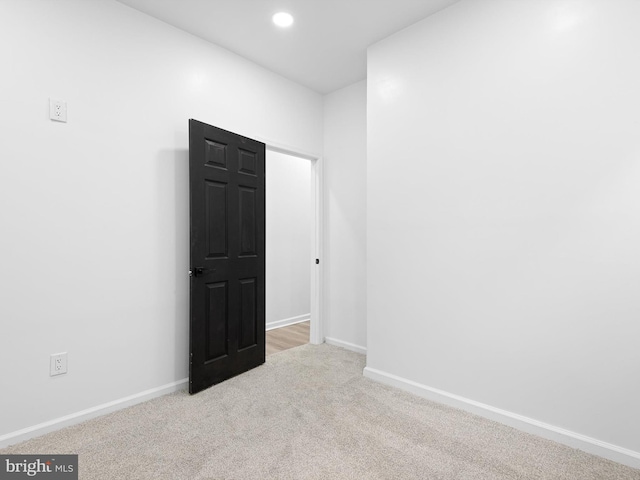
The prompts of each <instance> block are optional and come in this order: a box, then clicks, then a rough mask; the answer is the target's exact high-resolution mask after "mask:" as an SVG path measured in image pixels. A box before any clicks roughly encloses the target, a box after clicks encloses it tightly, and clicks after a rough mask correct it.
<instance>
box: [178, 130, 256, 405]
mask: <svg viewBox="0 0 640 480" xmlns="http://www.w3.org/2000/svg"><path fill="white" fill-rule="evenodd" d="M264 159H265V145H264V143H260V142H258V141H255V140H251V139H250V138H246V137H242V136H240V135H236V134H235V133H231V132H228V131H226V130H222V129H220V128H216V127H212V126H211V125H207V124H205V123H202V122H198V121H196V120H189V188H190V222H191V225H190V231H191V257H190V262H191V273H190V275H191V292H190V293H191V320H190V329H189V343H190V347H189V349H190V363H189V392H190V393H196V392H199V391H200V390H203V389H205V388H207V387H210V386H211V385H214V384H216V383H219V382H222V381H223V380H226V379H228V378H230V377H233V376H234V375H238V374H240V373H242V372H246V371H247V370H250V369H251V368H254V367H257V366H258V365H261V364H263V363H264V361H265V310H264V308H265V307H264V306H265V257H264V253H265V244H264V243H265V240H264V234H265V233H264V232H265V187H264V171H265V164H264Z"/></svg>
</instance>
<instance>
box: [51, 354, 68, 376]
mask: <svg viewBox="0 0 640 480" xmlns="http://www.w3.org/2000/svg"><path fill="white" fill-rule="evenodd" d="M49 373H50V375H51V376H52V377H55V376H56V375H62V374H64V373H67V352H62V353H54V354H52V355H51V360H50V363H49Z"/></svg>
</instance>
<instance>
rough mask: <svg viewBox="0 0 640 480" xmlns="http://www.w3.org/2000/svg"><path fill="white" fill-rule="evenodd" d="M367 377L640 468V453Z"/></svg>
mask: <svg viewBox="0 0 640 480" xmlns="http://www.w3.org/2000/svg"><path fill="white" fill-rule="evenodd" d="M363 375H364V376H365V377H367V378H370V379H372V380H375V381H378V382H380V383H384V384H386V385H391V386H392V387H396V388H400V389H401V390H405V391H408V392H411V393H413V394H415V395H418V396H420V397H423V398H427V399H429V400H432V401H434V402H438V403H444V404H446V405H449V406H452V407H456V408H459V409H461V410H466V411H468V412H471V413H474V414H476V415H480V416H481V417H485V418H489V419H491V420H495V421H496V422H500V423H503V424H505V425H509V426H510V427H513V428H517V429H518V430H522V431H525V432H527V433H532V434H534V435H538V436H540V437H544V438H547V439H549V440H553V441H555V442H558V443H562V444H564V445H568V446H569V447H573V448H577V449H579V450H583V451H585V452H588V453H591V454H593V455H598V456H600V457H604V458H607V459H609V460H612V461H614V462H618V463H622V464H624V465H628V466H630V467H633V468H640V452H635V451H633V450H629V449H627V448H623V447H619V446H617V445H613V444H611V443H607V442H603V441H601V440H597V439H595V438H591V437H588V436H586V435H582V434H580V433H576V432H572V431H571V430H566V429H564V428H561V427H556V426H555V425H550V424H548V423H544V422H541V421H538V420H535V419H533V418H529V417H525V416H523V415H519V414H517V413H512V412H509V411H506V410H502V409H500V408H496V407H492V406H491V405H486V404H484V403H480V402H476V401H475V400H470V399H468V398H464V397H461V396H460V395H456V394H453V393H449V392H445V391H443V390H438V389H437V388H432V387H428V386H426V385H422V384H420V383H417V382H414V381H412V380H407V379H406V378H402V377H399V376H397V375H393V374H391V373H387V372H383V371H381V370H377V369H375V368H371V367H365V369H364V371H363Z"/></svg>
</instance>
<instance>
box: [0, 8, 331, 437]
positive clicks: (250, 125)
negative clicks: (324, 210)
mask: <svg viewBox="0 0 640 480" xmlns="http://www.w3.org/2000/svg"><path fill="white" fill-rule="evenodd" d="M0 58H2V59H3V73H2V75H0V95H1V97H2V110H3V113H2V115H0V132H2V133H1V135H2V142H0V149H1V157H2V161H1V162H0V205H2V208H0V228H1V229H2V235H0V252H2V256H3V259H2V268H0V289H1V291H2V301H1V302H0V322H1V324H2V333H1V334H0V378H1V379H2V394H1V395H0V436H2V435H3V434H8V433H10V432H15V431H17V430H19V429H23V428H25V427H29V426H33V425H35V424H39V423H40V422H45V421H49V420H53V419H56V418H58V417H60V416H63V415H67V414H73V413H74V412H78V411H80V410H82V409H86V408H90V407H93V406H96V405H99V404H102V403H104V402H109V401H114V400H117V399H120V398H122V397H125V396H127V395H135V394H137V393H139V392H142V391H145V390H147V389H153V388H157V387H160V386H163V385H167V384H170V383H172V382H176V381H179V380H182V379H184V378H185V377H186V376H187V372H188V369H187V365H188V363H187V355H188V338H187V337H188V308H189V307H188V277H187V271H188V252H189V237H188V225H189V209H188V205H189V204H188V169H187V162H188V153H187V149H188V138H187V135H188V130H187V120H188V119H189V118H196V119H199V120H202V121H204V122H207V123H211V124H214V125H217V126H219V127H222V128H225V129H228V130H231V131H235V132H238V133H240V134H243V135H247V136H252V137H260V138H267V139H271V140H273V141H275V142H278V143H281V144H285V145H290V146H292V147H294V148H296V149H299V150H302V151H310V152H316V153H319V154H321V151H322V141H323V139H322V128H323V125H322V97H321V96H320V95H318V94H316V93H314V92H311V91H310V90H307V89H305V88H303V87H300V86H298V85H297V84H295V83H292V82H290V81H287V80H285V79H283V78H282V77H279V76H277V75H275V74H273V73H270V72H268V71H266V70H264V69H261V68H259V67H257V66H255V65H254V64H252V63H250V62H248V61H246V60H243V59H241V58H240V57H237V56H235V55H233V54H231V53H229V52H227V51H225V50H223V49H220V48H217V47H215V46H212V45H210V44H208V43H206V42H204V41H202V40H199V39H197V38H195V37H193V36H190V35H188V34H186V33H183V32H181V31H179V30H177V29H174V28H173V27H170V26H168V25H166V24H164V23H161V22H159V21H156V20H154V19H152V18H150V17H147V16H145V15H143V14H141V13H139V12H137V11H135V10H132V9H130V8H128V7H126V6H124V5H122V4H119V3H117V2H114V1H111V0H92V1H90V2H87V1H83V0H57V1H55V2H51V1H48V0H29V1H27V2H25V1H22V0H3V1H1V2H0ZM49 97H54V98H59V99H62V100H66V101H67V102H68V118H69V122H68V123H67V124H61V123H54V122H52V121H50V120H49V119H48V99H49ZM61 351H67V352H68V355H69V373H68V374H67V375H66V376H62V377H55V378H50V377H49V355H50V354H51V353H55V352H61Z"/></svg>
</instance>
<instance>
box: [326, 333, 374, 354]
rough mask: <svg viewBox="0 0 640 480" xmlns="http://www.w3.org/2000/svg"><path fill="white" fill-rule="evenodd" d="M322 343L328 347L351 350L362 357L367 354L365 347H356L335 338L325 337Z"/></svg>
mask: <svg viewBox="0 0 640 480" xmlns="http://www.w3.org/2000/svg"><path fill="white" fill-rule="evenodd" d="M324 341H325V342H327V343H328V344H329V345H334V346H336V347H342V348H346V349H347V350H351V351H352V352H356V353H361V354H362V355H366V354H367V348H366V347H361V346H360V345H356V344H354V343H349V342H344V341H342V340H338V339H337V338H331V337H325V338H324Z"/></svg>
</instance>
